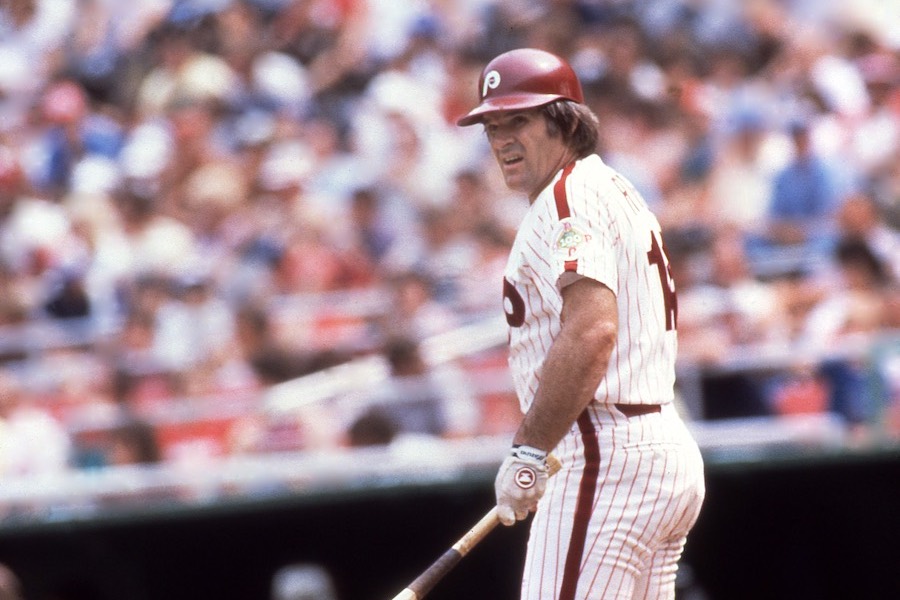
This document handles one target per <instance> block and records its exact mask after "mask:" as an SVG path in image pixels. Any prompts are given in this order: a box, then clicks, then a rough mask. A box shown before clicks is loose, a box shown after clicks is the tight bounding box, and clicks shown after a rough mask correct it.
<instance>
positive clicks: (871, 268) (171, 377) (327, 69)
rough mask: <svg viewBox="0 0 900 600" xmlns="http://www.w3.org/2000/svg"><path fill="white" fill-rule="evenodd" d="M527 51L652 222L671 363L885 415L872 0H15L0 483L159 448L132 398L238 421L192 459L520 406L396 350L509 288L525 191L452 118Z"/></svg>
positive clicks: (890, 155)
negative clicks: (342, 393)
mask: <svg viewBox="0 0 900 600" xmlns="http://www.w3.org/2000/svg"><path fill="white" fill-rule="evenodd" d="M520 46H535V47H540V48H544V49H547V50H551V51H553V52H556V53H557V54H559V55H561V56H564V57H566V58H567V59H569V61H570V62H571V63H572V65H573V66H574V67H575V69H576V71H577V72H578V74H579V76H580V78H581V80H582V82H583V84H584V88H585V94H586V98H587V102H588V103H589V104H590V105H591V106H592V108H594V110H595V111H596V112H597V114H598V115H599V117H600V121H601V124H602V135H601V146H600V148H599V152H600V154H601V156H602V157H603V159H604V160H605V161H606V162H608V163H609V164H611V165H613V166H614V167H615V168H617V169H619V170H620V171H621V172H623V173H624V174H625V175H626V176H628V177H629V178H630V179H631V180H632V181H633V182H634V183H635V185H636V186H637V187H638V188H639V189H640V190H641V191H642V193H643V194H644V195H645V197H646V199H647V200H648V202H649V203H650V204H651V206H652V208H653V209H654V210H655V211H656V212H657V214H658V215H659V217H660V220H661V222H662V224H663V227H664V231H665V239H666V245H667V250H668V253H669V255H670V258H671V261H672V265H673V268H674V269H675V278H676V282H677V285H678V294H679V336H680V344H681V361H682V363H683V364H685V365H689V366H693V367H698V368H702V369H708V372H709V374H710V375H709V377H705V378H704V386H705V391H706V394H705V395H706V396H708V397H710V398H713V399H717V398H724V399H725V400H727V401H728V402H725V404H727V405H728V407H727V408H721V406H720V408H721V410H720V411H719V412H720V413H721V414H722V416H741V415H750V414H790V413H797V412H804V411H835V412H837V413H838V414H840V415H841V416H842V417H844V418H846V419H847V421H848V423H850V424H854V425H855V424H866V423H870V422H871V421H872V419H873V418H877V419H879V420H880V421H881V422H891V419H894V421H893V422H894V425H893V427H894V431H897V432H900V416H898V415H897V414H896V412H895V413H893V416H891V411H892V410H894V411H896V410H898V408H897V407H900V348H898V342H897V338H896V336H893V337H892V336H890V335H888V334H889V333H891V332H892V331H895V330H896V329H898V328H900V292H898V281H900V234H898V227H900V11H897V10H896V5H892V3H890V2H878V1H876V0H844V1H839V0H834V1H826V2H816V1H813V0H750V1H737V0H665V1H664V0H638V1H634V2H620V1H614V0H508V1H501V0H465V1H461V2H460V1H445V0H430V1H429V0H409V1H407V2H395V1H393V0H294V1H291V0H134V1H132V2H116V1H115V0H79V1H77V2H72V1H70V0H8V1H6V2H4V3H3V4H2V7H0V338H2V339H0V354H2V356H0V359H2V365H0V476H2V475H4V474H15V473H25V472H46V471H52V470H53V469H65V468H70V467H72V466H77V467H90V466H102V465H108V464H123V463H126V464H132V463H141V462H155V461H159V460H164V459H170V458H173V457H174V458H177V453H178V452H179V451H181V450H175V448H181V449H182V450H183V451H185V452H187V451H188V450H184V447H185V446H184V444H182V445H181V446H178V445H174V444H168V445H167V444H166V443H164V442H161V441H160V432H159V431H154V427H153V419H151V418H149V417H148V415H154V414H158V411H160V410H162V411H169V412H168V413H167V414H168V415H169V417H170V420H173V421H178V422H179V423H181V422H184V421H189V420H190V419H189V416H190V414H189V413H191V411H192V410H193V411H200V412H202V410H201V408H198V407H197V406H196V405H194V404H191V403H190V402H188V400H187V399H198V398H201V399H202V398H207V399H212V402H213V403H215V404H216V405H217V407H218V412H217V413H216V414H218V415H220V416H221V415H222V414H226V415H230V416H231V417H234V418H229V419H223V420H221V422H219V423H218V424H216V423H215V422H213V423H212V424H211V425H209V427H213V428H217V429H218V431H223V430H226V431H227V432H228V435H226V436H225V438H224V441H222V442H221V444H222V445H221V447H218V448H214V449H209V448H207V449H206V450H203V449H202V448H201V449H198V448H195V447H194V448H189V451H190V452H194V453H197V452H200V453H201V454H202V453H203V452H207V453H210V454H215V453H223V452H224V453H232V452H251V451H261V450H266V449H286V448H297V447H304V446H307V445H309V444H312V443H313V442H312V441H311V440H314V439H315V440H320V441H321V440H322V439H323V438H325V439H327V442H322V443H331V444H333V445H337V446H340V445H353V444H368V443H383V442H385V441H389V440H391V439H393V437H394V436H396V435H397V434H399V433H403V432H407V433H409V432H412V433H418V434H425V435H431V436H438V437H440V436H461V435H462V436H465V435H478V434H481V433H485V432H490V431H496V430H498V429H502V427H503V426H504V425H505V424H507V423H511V422H512V421H511V420H509V418H510V417H508V416H505V415H507V413H506V412H504V411H506V410H507V409H506V408H497V407H496V406H494V407H493V408H491V409H490V410H491V411H493V412H492V413H491V414H492V415H494V416H492V417H490V418H488V417H486V416H485V411H486V410H488V409H486V408H485V406H479V402H481V401H483V398H479V397H477V394H473V393H471V391H469V392H466V391H464V390H463V388H465V386H464V385H462V384H458V382H459V380H460V378H461V377H462V376H464V375H465V373H464V372H463V371H464V369H462V368H461V369H460V370H459V371H458V372H450V373H448V372H447V371H446V370H445V372H443V373H438V374H437V375H438V376H437V377H432V376H433V375H435V373H431V372H430V371H429V366H428V365H427V364H423V361H422V360H421V357H420V356H417V352H418V343H419V342H421V341H422V340H423V339H425V338H427V337H428V336H431V335H435V334H439V333H442V332H446V331H449V330H451V329H452V328H454V327H458V326H460V325H463V324H466V323H470V322H472V321H473V320H475V319H477V318H479V317H482V316H485V315H496V314H499V311H500V310H501V307H500V304H499V302H500V300H499V297H500V294H499V290H500V285H499V282H500V281H501V280H500V277H501V273H502V269H503V266H504V263H505V257H506V251H507V249H508V246H509V244H510V242H511V240H512V237H513V235H514V232H515V227H516V226H517V224H518V220H519V218H520V216H521V215H522V214H523V213H524V210H525V208H526V207H527V204H526V202H525V200H524V199H523V198H521V197H519V196H516V195H515V194H512V193H510V192H509V191H507V190H506V189H505V188H504V186H503V184H502V181H500V180H499V179H498V174H497V172H496V171H497V169H496V168H495V166H494V165H493V162H492V159H491V158H490V156H489V154H488V148H487V145H486V143H485V142H484V138H483V136H482V134H481V132H480V131H477V128H458V127H456V126H455V119H456V118H457V117H458V116H460V115H461V114H463V113H464V112H466V111H467V110H468V109H469V108H470V107H471V106H473V105H474V104H475V103H476V101H477V92H476V89H475V88H476V82H477V79H478V76H479V74H480V71H481V68H482V67H483V65H484V64H485V63H486V62H487V61H488V60H490V59H491V58H492V57H493V56H495V55H496V54H498V53H499V52H501V51H504V50H507V49H511V48H514V47H520ZM48 325H52V326H54V327H56V326H59V327H62V328H63V329H65V331H67V332H69V334H70V335H69V337H66V338H65V339H64V340H63V341H60V340H59V339H58V338H53V339H52V340H51V341H47V338H48V336H47V335H45V327H46V326H48ZM54 331H55V329H54ZM42 332H44V333H42ZM859 336H863V338H864V343H863V344H862V345H861V346H860V345H856V344H852V343H850V342H848V341H847V340H857V339H859ZM850 350H854V351H850ZM373 353H381V354H382V355H383V356H384V357H385V358H386V360H387V361H388V364H389V365H390V368H391V374H392V375H393V376H394V377H393V378H392V379H391V381H390V383H391V385H386V386H385V389H381V388H379V389H378V390H371V391H372V395H373V397H376V400H375V401H374V402H373V403H372V406H374V408H371V409H368V410H366V411H365V412H362V413H361V414H354V416H353V418H352V419H349V418H346V415H345V417H344V418H343V419H337V420H335V419H333V418H331V419H330V418H329V415H323V414H313V415H306V416H305V420H304V422H303V423H299V424H298V423H297V422H296V421H291V422H283V421H278V422H265V423H260V422H259V419H255V420H254V419H253V418H245V417H247V415H250V416H251V417H252V415H253V414H254V403H255V402H257V403H258V401H259V400H258V398H259V392H260V391H261V390H265V389H266V388H267V386H271V385H272V384H276V383H280V382H283V381H286V380H289V379H291V378H294V377H298V376H301V375H304V374H308V373H313V372H316V371H319V370H321V369H323V368H327V367H329V366H333V365H338V364H341V363H343V362H346V361H348V360H350V359H352V358H354V357H359V356H365V355H370V354H373ZM768 356H775V357H776V358H777V360H778V363H777V367H778V368H777V369H771V368H770V367H771V365H770V364H769V363H767V362H766V360H765V358H766V357H768ZM754 357H756V358H758V359H759V361H758V363H755V364H754V363H753V362H752V361H751V364H750V365H749V367H748V368H746V369H741V368H737V367H739V366H740V365H739V364H738V363H740V362H741V360H743V361H745V362H746V361H747V359H748V358H749V359H752V358H754ZM495 359H496V357H488V358H487V359H485V361H484V362H485V364H487V366H491V364H493V363H492V362H491V361H494V360H495ZM483 366H485V365H475V367H483ZM762 367H767V370H765V376H764V377H760V376H759V373H760V371H761V368H762ZM750 372H752V373H755V375H753V376H750V375H748V373H750ZM448 377H449V378H450V379H452V380H453V381H456V382H457V384H454V385H447V384H446V381H447V380H448V379H447V378H448ZM398 382H399V383H398ZM404 382H406V383H409V382H413V383H414V384H415V385H405V383H404ZM411 390H412V391H411ZM450 396H453V397H450ZM379 398H380V399H379ZM461 398H465V400H461ZM873 399H875V400H874V401H873ZM399 400H403V401H404V402H405V404H402V403H400V404H398V401H399ZM723 402H724V401H723ZM879 402H880V404H879ZM892 403H893V404H892ZM461 405H462V408H460V406H461ZM204 406H205V405H204ZM722 406H724V404H723V405H722ZM892 406H893V407H894V408H892ZM178 408H180V409H181V412H177V411H176V410H175V409H178ZM706 410H708V411H709V412H710V413H711V414H713V413H716V410H717V408H716V407H715V406H709V407H707V409H706ZM154 411H157V412H154ZM173 411H174V412H177V414H176V415H175V416H177V417H178V419H175V418H174V417H172V414H173ZM235 415H236V416H235ZM331 417H333V415H331ZM179 419H180V420H179ZM335 421H337V422H335ZM96 423H113V424H114V426H113V425H110V426H109V427H105V428H104V430H103V432H102V435H101V434H100V433H101V432H97V431H93V430H92V424H96ZM220 437H221V436H220ZM201 438H202V436H199V437H197V438H196V439H201Z"/></svg>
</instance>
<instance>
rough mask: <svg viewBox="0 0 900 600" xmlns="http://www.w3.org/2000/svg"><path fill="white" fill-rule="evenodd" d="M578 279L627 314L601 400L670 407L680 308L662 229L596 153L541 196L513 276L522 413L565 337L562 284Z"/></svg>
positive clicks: (517, 247) (508, 276) (507, 280)
mask: <svg viewBox="0 0 900 600" xmlns="http://www.w3.org/2000/svg"><path fill="white" fill-rule="evenodd" d="M578 276H583V277H590V278H592V279H595V280H597V281H599V282H601V283H603V284H604V285H606V286H607V287H609V288H610V289H611V290H612V291H613V293H615V295H616V298H617V305H618V311H619V335H618V340H617V343H616V346H615V348H614V349H613V352H612V355H611V357H610V361H609V367H608V369H607V373H606V376H605V377H604V378H603V380H602V381H601V383H600V385H599V387H598V388H597V391H596V394H595V395H594V398H595V400H596V401H597V402H600V403H602V404H616V403H618V404H667V403H670V402H671V401H672V399H673V394H674V392H673V385H674V382H675V368H674V365H675V354H676V350H677V343H678V342H677V337H676V331H675V325H676V318H677V306H676V300H675V288H674V282H673V281H672V279H671V275H670V271H669V265H668V259H667V258H666V255H665V253H664V252H663V249H662V238H661V234H660V226H659V222H658V221H657V219H656V217H655V216H654V215H653V213H652V212H651V211H650V210H649V208H648V207H647V205H646V203H645V202H644V200H643V199H642V198H641V196H640V194H639V193H638V192H637V190H636V189H635V188H634V187H633V186H632V185H631V184H630V183H629V182H628V181H627V180H626V179H625V178H624V177H622V176H621V175H619V174H618V173H617V172H616V171H614V170H613V169H612V168H610V167H609V166H607V165H606V164H604V163H603V161H602V160H601V159H600V157H599V156H597V155H596V154H594V155H591V156H588V157H586V158H584V159H581V160H578V161H576V162H574V163H572V164H570V165H569V166H567V167H566V168H565V169H563V170H562V171H560V173H558V174H557V176H556V177H555V178H554V180H553V182H551V184H550V185H549V186H547V188H545V189H544V190H543V191H542V192H541V193H540V194H539V195H538V197H537V198H536V199H535V201H534V203H533V204H532V205H531V207H530V208H529V210H528V211H527V213H526V215H525V218H524V219H523V222H522V224H521V225H520V227H519V230H518V233H517V235H516V240H515V243H514V244H513V247H512V250H511V252H510V256H509V261H508V263H507V267H506V271H505V273H504V282H503V296H504V309H505V311H506V317H507V322H508V323H509V325H510V340H509V341H510V352H509V362H510V368H511V371H512V376H513V380H514V382H515V387H516V392H517V394H518V397H519V401H520V404H521V407H522V410H523V411H527V410H528V408H529V407H530V405H531V400H532V399H533V398H534V396H535V393H536V392H537V389H538V386H539V384H540V381H541V369H542V366H543V363H544V360H545V359H546V356H547V351H548V350H549V348H550V345H551V344H552V343H553V340H554V339H555V338H556V336H557V335H558V333H559V331H560V311H561V309H562V295H561V290H562V287H563V286H564V285H565V284H567V283H569V282H571V281H572V280H574V279H577V277H578Z"/></svg>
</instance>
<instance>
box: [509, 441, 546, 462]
mask: <svg viewBox="0 0 900 600" xmlns="http://www.w3.org/2000/svg"><path fill="white" fill-rule="evenodd" d="M510 454H512V456H513V457H515V458H520V459H522V458H524V459H528V460H533V461H536V462H539V463H541V464H544V463H546V462H547V453H546V452H544V451H543V450H541V449H540V448H535V447H534V446H526V445H524V444H515V445H513V447H512V450H511V452H510Z"/></svg>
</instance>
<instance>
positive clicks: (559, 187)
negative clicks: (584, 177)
mask: <svg viewBox="0 0 900 600" xmlns="http://www.w3.org/2000/svg"><path fill="white" fill-rule="evenodd" d="M574 168H575V163H569V165H568V166H566V168H564V169H563V172H562V175H561V176H560V177H559V181H557V182H556V185H554V186H553V198H554V199H555V200H556V213H557V214H558V215H559V218H560V219H566V218H568V217H570V216H572V213H571V211H570V210H569V198H568V196H566V180H567V179H568V178H569V175H571V174H572V169H574Z"/></svg>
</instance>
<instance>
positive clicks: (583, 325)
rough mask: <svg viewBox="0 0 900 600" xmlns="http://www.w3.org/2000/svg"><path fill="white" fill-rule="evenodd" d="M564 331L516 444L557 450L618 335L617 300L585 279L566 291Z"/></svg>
mask: <svg viewBox="0 0 900 600" xmlns="http://www.w3.org/2000/svg"><path fill="white" fill-rule="evenodd" d="M562 297H563V307H562V314H561V317H560V319H561V321H562V329H561V331H560V333H559V335H558V336H557V338H556V340H554V342H553V345H552V346H551V347H550V351H549V352H548V353H547V358H546V361H545V362H544V366H543V369H542V371H541V385H540V387H539V388H538V391H537V394H536V395H535V398H534V400H533V401H532V404H531V408H530V409H529V411H528V413H527V414H526V415H525V417H524V419H523V420H522V424H521V426H520V427H519V429H518V431H517V432H516V435H515V438H514V439H513V443H514V444H524V445H527V446H532V447H535V448H540V449H541V450H545V451H547V452H549V451H551V450H553V448H555V447H556V445H557V444H558V443H559V441H560V440H561V439H562V438H563V436H564V435H565V434H566V432H568V431H569V428H570V427H571V426H572V423H574V422H575V420H576V419H577V418H578V415H580V414H581V412H582V411H583V410H584V409H585V407H586V406H587V405H588V404H589V403H590V402H591V400H592V399H593V398H594V393H595V392H596V390H597V386H598V385H599V384H600V380H601V379H602V378H603V376H604V375H605V374H606V369H607V366H608V365H609V357H610V355H611V354H612V350H613V347H614V346H615V343H616V338H617V336H618V324H619V321H618V310H617V308H616V297H615V294H613V292H612V291H611V290H610V289H609V288H608V287H606V286H605V285H603V284H602V283H600V282H598V281H596V280H594V279H589V278H586V277H584V278H581V279H579V280H577V281H576V282H574V283H572V284H571V285H568V286H566V287H564V288H563V290H562Z"/></svg>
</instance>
